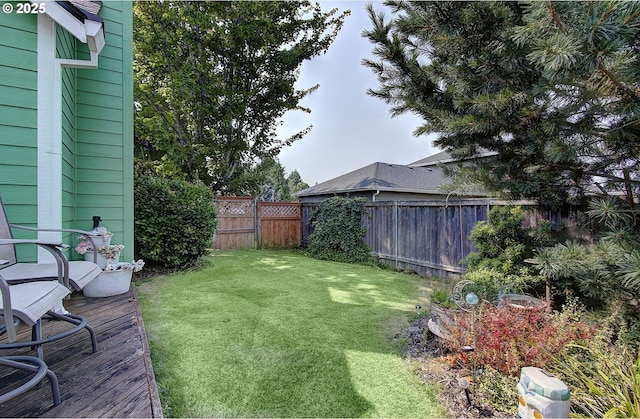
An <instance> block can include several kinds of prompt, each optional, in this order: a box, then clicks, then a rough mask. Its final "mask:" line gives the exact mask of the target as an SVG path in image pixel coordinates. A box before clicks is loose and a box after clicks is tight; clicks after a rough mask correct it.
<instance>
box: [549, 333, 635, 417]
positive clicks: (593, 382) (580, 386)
mask: <svg viewBox="0 0 640 419" xmlns="http://www.w3.org/2000/svg"><path fill="white" fill-rule="evenodd" d="M608 342H609V338H608V337H603V338H598V339H593V340H592V341H591V342H590V344H589V347H587V346H583V345H569V346H568V347H567V351H565V352H564V353H563V354H562V356H561V357H560V358H559V359H558V362H557V363H556V365H555V366H554V367H553V368H552V369H550V371H551V372H553V373H554V374H556V375H557V376H558V377H559V378H560V379H562V380H563V381H564V383H565V384H567V385H568V386H569V388H571V409H572V410H573V411H574V412H575V413H577V414H578V415H587V416H588V417H616V418H637V417H640V356H639V355H637V354H635V353H634V352H633V351H632V350H630V348H629V347H628V346H626V345H610V344H609V343H608Z"/></svg>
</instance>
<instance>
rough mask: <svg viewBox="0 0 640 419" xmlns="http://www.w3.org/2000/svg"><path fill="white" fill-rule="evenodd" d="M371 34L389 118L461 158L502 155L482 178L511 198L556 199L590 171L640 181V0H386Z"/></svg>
mask: <svg viewBox="0 0 640 419" xmlns="http://www.w3.org/2000/svg"><path fill="white" fill-rule="evenodd" d="M385 4H386V5H387V6H388V7H390V8H391V10H392V12H393V17H392V18H391V19H390V20H386V18H385V16H384V14H382V13H376V11H375V9H374V7H373V6H369V14H370V18H371V22H372V25H373V27H372V28H371V29H370V30H367V31H365V32H364V33H363V35H364V36H366V37H367V38H368V39H369V40H370V41H371V42H372V43H373V44H374V49H373V54H374V56H375V57H377V59H378V60H377V61H376V60H370V59H366V60H364V61H363V64H364V65H366V66H368V67H369V68H371V69H372V70H373V72H374V73H375V74H376V75H377V76H378V80H379V84H380V86H379V87H378V88H377V89H370V90H369V94H370V95H372V96H374V97H378V98H380V99H382V100H384V101H386V102H387V103H388V104H389V105H390V106H391V110H390V112H391V114H392V115H398V114H403V113H414V114H417V115H419V116H421V117H422V118H423V120H424V123H423V124H422V125H421V126H420V127H418V128H417V129H416V130H415V134H416V135H423V134H428V133H438V134H439V138H438V139H437V140H436V141H435V144H436V145H437V146H439V147H442V148H444V149H447V150H448V151H450V152H451V153H452V154H453V156H454V157H457V158H472V157H473V156H477V155H478V154H479V153H480V152H482V151H486V150H489V151H495V152H497V155H496V157H495V158H493V159H492V160H483V161H482V162H480V161H479V162H478V163H477V166H476V170H477V171H478V178H479V179H482V180H483V182H484V183H485V184H486V185H487V186H489V187H490V188H491V189H493V190H497V191H500V192H501V193H503V194H505V195H507V196H510V197H530V198H538V199H539V201H540V202H541V203H542V204H548V205H555V204H559V203H561V202H563V201H565V200H567V199H568V198H569V197H579V196H581V195H582V194H584V193H585V191H586V190H587V189H589V188H590V185H589V184H590V183H593V181H594V180H593V179H594V176H602V177H605V178H607V179H608V180H609V181H610V183H609V184H608V185H603V189H607V188H609V189H610V188H612V187H614V188H622V189H625V190H626V191H627V192H628V194H629V195H633V193H634V191H633V189H634V188H636V187H637V186H638V173H637V172H638V163H639V156H640V136H639V130H640V124H639V120H638V106H639V103H640V101H639V100H638V99H639V95H640V89H639V85H638V82H637V80H638V74H639V62H638V57H637V56H638V54H637V52H638V46H639V43H638V33H639V30H640V13H639V10H640V6H639V4H638V3H637V2H533V3H531V4H526V3H523V2H422V1H416V2H413V1H388V2H386V3H385Z"/></svg>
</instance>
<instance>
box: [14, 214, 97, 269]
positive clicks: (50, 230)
mask: <svg viewBox="0 0 640 419" xmlns="http://www.w3.org/2000/svg"><path fill="white" fill-rule="evenodd" d="M9 227H11V228H17V229H20V230H27V231H48V232H62V233H78V234H82V235H83V236H85V237H86V238H87V239H88V240H89V242H90V243H91V247H93V250H94V251H93V263H96V264H97V263H98V252H97V247H96V243H95V242H94V241H93V239H92V238H91V235H92V232H91V231H85V230H77V229H74V228H37V227H27V226H21V225H18V224H9ZM94 235H95V234H94Z"/></svg>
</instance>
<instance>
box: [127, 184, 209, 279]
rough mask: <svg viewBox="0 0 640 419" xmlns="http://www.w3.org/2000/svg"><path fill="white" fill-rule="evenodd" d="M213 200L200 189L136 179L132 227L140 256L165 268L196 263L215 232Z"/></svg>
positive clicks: (202, 187) (198, 186)
mask: <svg viewBox="0 0 640 419" xmlns="http://www.w3.org/2000/svg"><path fill="white" fill-rule="evenodd" d="M213 200H214V196H213V193H212V192H211V191H210V190H209V189H207V188H206V187H204V186H201V185H193V184H190V183H188V182H185V181H180V180H172V179H166V178H160V177H154V176H137V177H136V179H135V190H134V214H135V223H134V225H135V239H136V244H137V245H138V248H139V253H140V255H141V256H143V257H145V258H147V259H149V260H152V261H155V262H158V263H161V264H163V265H164V266H166V267H177V266H181V265H187V266H188V265H191V264H194V263H196V262H197V261H198V259H199V258H200V257H201V256H203V255H205V254H207V252H208V248H209V247H210V246H211V241H212V238H213V234H214V232H215V228H216V213H215V207H214V204H213Z"/></svg>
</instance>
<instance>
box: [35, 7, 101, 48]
mask: <svg viewBox="0 0 640 419" xmlns="http://www.w3.org/2000/svg"><path fill="white" fill-rule="evenodd" d="M31 2H32V3H34V4H35V3H43V2H42V1H37V0H31ZM44 3H45V6H46V7H45V13H46V14H47V15H48V16H49V17H50V18H51V19H53V20H54V21H55V22H56V23H57V24H59V25H60V26H62V27H63V28H65V29H66V30H67V31H68V32H69V33H70V34H71V35H73V36H74V37H75V38H76V39H77V40H79V41H80V42H83V43H85V44H87V45H88V47H89V51H90V53H91V54H92V55H97V54H100V52H101V51H102V48H103V47H104V45H105V35H104V23H103V20H102V18H101V17H100V16H98V15H94V14H92V13H89V12H86V11H80V10H79V9H78V8H77V7H75V6H73V5H72V4H70V3H68V2H64V1H53V0H45V1H44Z"/></svg>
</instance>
